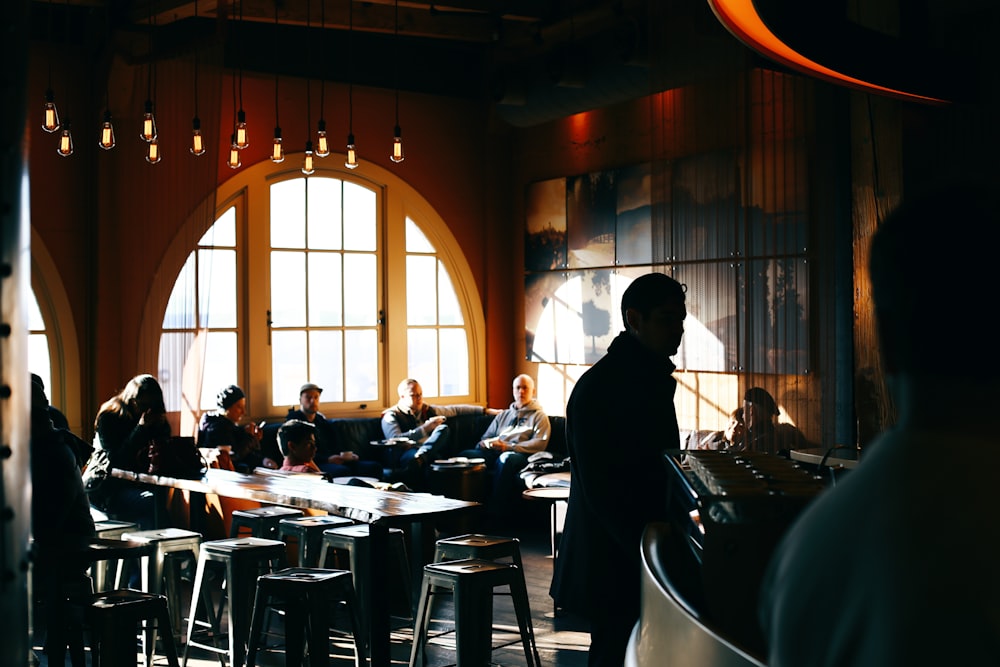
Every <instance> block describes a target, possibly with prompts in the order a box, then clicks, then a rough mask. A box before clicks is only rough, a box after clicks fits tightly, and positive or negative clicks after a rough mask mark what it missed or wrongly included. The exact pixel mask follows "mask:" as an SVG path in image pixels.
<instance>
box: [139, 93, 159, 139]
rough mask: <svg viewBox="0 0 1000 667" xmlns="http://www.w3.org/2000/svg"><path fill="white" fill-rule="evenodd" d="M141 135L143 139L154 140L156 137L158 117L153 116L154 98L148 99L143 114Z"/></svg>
mask: <svg viewBox="0 0 1000 667" xmlns="http://www.w3.org/2000/svg"><path fill="white" fill-rule="evenodd" d="M139 136H140V137H142V140H143V141H152V140H153V139H155V138H156V119H155V118H153V101H152V100H146V104H145V111H144V112H143V114H142V133H141V134H140V135H139Z"/></svg>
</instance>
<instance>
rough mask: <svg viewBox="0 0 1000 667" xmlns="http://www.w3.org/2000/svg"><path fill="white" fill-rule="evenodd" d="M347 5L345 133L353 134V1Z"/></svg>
mask: <svg viewBox="0 0 1000 667" xmlns="http://www.w3.org/2000/svg"><path fill="white" fill-rule="evenodd" d="M347 5H348V9H347V133H348V134H354V0H351V1H350V2H348V3H347Z"/></svg>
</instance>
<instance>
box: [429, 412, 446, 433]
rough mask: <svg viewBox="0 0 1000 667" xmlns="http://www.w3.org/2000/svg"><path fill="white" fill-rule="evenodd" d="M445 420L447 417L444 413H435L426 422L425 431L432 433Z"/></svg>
mask: <svg viewBox="0 0 1000 667" xmlns="http://www.w3.org/2000/svg"><path fill="white" fill-rule="evenodd" d="M445 420H446V418H445V416H444V415H434V416H433V417H431V418H429V419H428V420H427V421H425V422H424V432H425V433H430V432H431V431H433V430H434V429H436V428H437V427H438V426H440V425H441V424H443V423H444V422H445Z"/></svg>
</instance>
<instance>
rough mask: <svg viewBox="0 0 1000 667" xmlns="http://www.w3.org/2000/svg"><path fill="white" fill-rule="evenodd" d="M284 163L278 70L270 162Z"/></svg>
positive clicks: (275, 40)
mask: <svg viewBox="0 0 1000 667" xmlns="http://www.w3.org/2000/svg"><path fill="white" fill-rule="evenodd" d="M272 43H273V45H274V48H275V49H277V48H278V3H277V0H276V1H275V3H274V41H273V42H272ZM284 161H285V147H284V145H283V144H282V141H281V123H280V122H278V70H277V69H275V71H274V138H273V139H272V140H271V162H273V163H275V164H279V163H281V162H284Z"/></svg>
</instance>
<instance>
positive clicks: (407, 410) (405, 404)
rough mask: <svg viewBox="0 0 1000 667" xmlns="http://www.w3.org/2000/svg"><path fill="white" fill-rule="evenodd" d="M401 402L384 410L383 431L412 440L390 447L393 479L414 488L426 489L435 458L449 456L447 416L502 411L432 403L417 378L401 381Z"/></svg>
mask: <svg viewBox="0 0 1000 667" xmlns="http://www.w3.org/2000/svg"><path fill="white" fill-rule="evenodd" d="M398 393H399V402H398V403H397V404H396V405H394V406H392V407H391V408H388V409H387V410H385V411H384V412H383V413H382V433H383V435H385V437H386V439H387V440H388V439H391V438H399V439H401V440H404V441H405V440H409V441H412V442H413V443H414V444H412V445H410V444H407V443H406V442H403V443H401V444H400V445H398V446H396V447H391V448H389V456H390V460H389V461H388V463H389V465H390V467H392V468H393V469H394V473H393V475H392V479H390V480H388V481H391V482H403V483H405V484H406V485H407V486H409V487H410V488H412V489H422V488H423V487H424V486H425V484H424V481H425V478H426V471H427V469H428V468H429V467H430V466H429V465H425V464H429V463H430V462H431V461H436V460H437V459H440V458H447V456H448V455H449V452H448V439H449V437H450V432H449V431H448V425H447V424H445V420H446V419H447V418H448V417H454V416H457V415H463V414H474V415H481V414H484V413H485V414H491V415H495V414H497V413H499V412H500V411H499V410H494V409H492V408H481V407H479V406H478V405H429V404H427V403H424V390H423V389H422V388H421V387H420V383H419V382H417V381H416V380H414V379H413V378H407V379H405V380H403V381H402V382H400V383H399V387H398Z"/></svg>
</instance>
